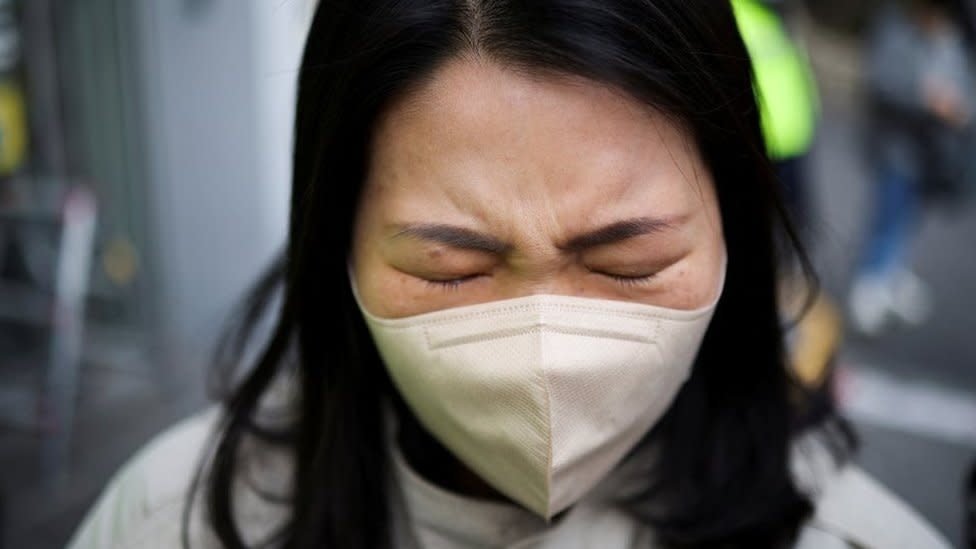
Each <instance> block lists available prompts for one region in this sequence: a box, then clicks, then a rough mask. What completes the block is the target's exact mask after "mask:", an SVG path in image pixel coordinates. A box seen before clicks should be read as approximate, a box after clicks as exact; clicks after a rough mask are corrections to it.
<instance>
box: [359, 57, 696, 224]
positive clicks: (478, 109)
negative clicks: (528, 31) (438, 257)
mask: <svg viewBox="0 0 976 549" xmlns="http://www.w3.org/2000/svg"><path fill="white" fill-rule="evenodd" d="M371 158H372V161H371V170H370V173H371V175H374V176H375V177H373V178H371V181H372V182H371V183H370V184H371V185H372V186H374V187H378V188H384V187H385V188H387V189H392V190H394V191H400V192H399V193H396V194H399V195H400V196H401V198H402V199H405V200H409V198H407V197H405V196H404V194H405V193H404V192H403V191H408V190H409V194H410V196H411V197H413V198H414V199H417V200H426V201H428V202H429V201H431V200H433V201H434V202H437V201H438V198H436V197H440V198H441V199H443V200H444V201H447V202H450V203H451V204H452V205H454V206H455V207H457V208H460V209H464V210H466V211H467V210H470V211H468V213H472V214H474V215H477V216H479V217H484V216H485V215H487V213H486V212H484V211H480V209H481V208H479V206H478V205H477V204H480V205H481V207H483V206H484V203H486V202H489V203H490V202H499V201H504V200H505V198H506V197H509V198H515V197H518V198H519V200H520V203H521V204H523V205H526V207H528V206H529V205H536V206H540V207H549V208H551V209H553V211H556V210H558V209H560V208H568V209H569V210H570V211H571V212H572V213H574V214H577V215H578V214H580V213H581V212H580V210H581V209H585V208H586V207H587V205H590V206H592V205H593V201H594V199H596V198H599V199H600V202H601V203H603V204H606V203H607V202H608V201H613V200H615V199H616V201H618V202H621V201H622V202H626V201H627V200H628V199H631V198H635V193H636V194H639V195H640V197H641V198H642V199H644V200H650V199H653V200H652V201H654V200H657V201H667V200H670V201H672V202H674V201H678V200H680V199H681V197H682V196H684V194H686V193H689V192H691V191H692V190H693V189H690V188H689V187H693V186H690V185H688V183H689V182H690V180H691V179H696V178H697V177H696V176H700V175H701V174H700V171H701V170H699V164H700V162H699V160H698V157H697V153H696V151H695V148H694V147H693V146H692V145H691V143H690V140H689V139H688V138H687V134H686V133H685V132H684V131H683V130H682V129H681V128H679V127H678V126H677V125H676V124H674V123H673V122H672V121H670V120H669V119H668V118H667V117H666V116H664V115H663V114H661V113H659V112H657V111H656V110H654V109H653V108H651V107H650V106H648V105H646V104H644V103H642V102H640V101H638V100H636V99H634V98H632V97H630V96H628V95H626V94H625V93H623V92H621V91H620V90H617V89H614V88H612V87H610V86H608V85H604V84H600V83H596V82H593V81H590V80H586V79H583V78H579V77H570V76H554V75H545V76H529V75H526V74H523V73H518V72H515V71H513V70H511V69H508V68H506V67H504V66H502V65H500V64H497V63H495V62H492V61H490V60H484V59H471V58H459V59H455V60H452V61H450V62H448V63H447V64H445V65H444V66H442V67H441V68H440V69H439V70H437V71H436V72H435V73H434V74H433V75H432V77H431V78H429V79H428V80H427V81H425V82H424V83H423V84H422V85H421V86H419V87H417V88H416V89H415V90H413V91H412V92H411V93H409V94H407V95H406V96H405V97H404V98H402V99H401V100H400V101H399V102H398V103H396V104H394V105H393V106H392V107H391V108H390V109H389V110H388V111H387V112H386V113H385V114H384V116H383V117H381V119H380V121H379V123H378V125H377V128H376V132H375V134H374V139H373V147H372V151H371ZM691 194H695V193H691ZM475 210H479V211H475ZM633 213H646V212H633Z"/></svg>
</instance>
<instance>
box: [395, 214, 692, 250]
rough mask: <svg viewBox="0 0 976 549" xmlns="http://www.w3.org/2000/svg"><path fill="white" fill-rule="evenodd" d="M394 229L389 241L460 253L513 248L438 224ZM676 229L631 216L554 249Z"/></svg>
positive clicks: (671, 222) (668, 221)
mask: <svg viewBox="0 0 976 549" xmlns="http://www.w3.org/2000/svg"><path fill="white" fill-rule="evenodd" d="M395 227H396V229H397V231H396V232H395V233H394V234H393V238H403V237H411V238H417V239H420V240H430V241H433V242H439V243H441V244H446V245H448V246H451V247H453V248H459V249H463V250H475V251H480V252H487V253H491V254H498V255H501V254H505V253H507V252H509V251H510V250H511V249H512V247H513V246H512V245H511V244H510V243H508V242H505V241H503V240H500V239H498V238H496V237H494V236H491V235H488V234H484V233H480V232H478V231H474V230H471V229H466V228H464V227H457V226H454V225H446V224H442V223H404V224H397V225H395ZM676 227H677V219H675V218H650V217H635V218H633V219H626V220H623V221H617V222H614V223H611V224H609V225H606V226H604V227H600V228H599V229H596V230H593V231H589V232H586V233H583V234H580V235H577V236H574V237H573V238H571V239H569V240H568V241H567V242H565V243H561V244H559V245H558V248H559V249H560V250H563V251H567V252H580V251H582V250H586V249H590V248H596V247H598V246H605V245H607V244H614V243H616V242H620V241H623V240H627V239H629V238H633V237H636V236H641V235H646V234H654V233H660V232H664V231H669V230H673V229H675V228H676Z"/></svg>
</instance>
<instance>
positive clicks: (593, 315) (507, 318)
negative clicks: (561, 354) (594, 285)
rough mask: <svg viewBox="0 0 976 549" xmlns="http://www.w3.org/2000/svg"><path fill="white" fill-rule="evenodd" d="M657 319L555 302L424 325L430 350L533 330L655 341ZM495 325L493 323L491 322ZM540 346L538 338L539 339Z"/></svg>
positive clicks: (656, 337)
mask: <svg viewBox="0 0 976 549" xmlns="http://www.w3.org/2000/svg"><path fill="white" fill-rule="evenodd" d="M660 323H661V321H660V319H656V318H649V317H640V316H628V315H624V314H619V313H615V312H613V311H601V310H596V309H594V310H589V311H587V310H582V309H579V308H573V307H564V306H560V305H559V304H556V303H543V304H538V305H536V306H530V307H523V308H513V309H510V310H504V309H503V310H498V311H491V312H487V313H485V314H479V315H473V316H471V317H467V318H457V319H453V320H452V321H451V322H443V323H437V324H431V325H428V326H426V327H425V328H424V332H425V339H426V341H427V345H428V348H429V349H431V350H435V349H440V348H447V347H453V346H457V345H463V344H467V343H477V342H481V341H490V340H495V339H504V338H508V337H517V336H521V335H525V334H529V333H536V334H538V335H539V336H540V337H541V336H542V335H543V334H546V333H562V334H569V335H579V336H584V337H586V336H588V337H594V338H602V339H618V340H624V341H634V342H640V343H654V342H656V341H657V339H658V334H659V331H660ZM491 324H494V325H491ZM539 343H540V345H541V343H542V342H541V340H540V342H539Z"/></svg>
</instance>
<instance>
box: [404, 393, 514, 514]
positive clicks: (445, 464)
mask: <svg viewBox="0 0 976 549" xmlns="http://www.w3.org/2000/svg"><path fill="white" fill-rule="evenodd" d="M397 416H398V424H399V429H398V432H397V444H398V445H399V446H400V451H401V452H402V454H403V457H404V459H406V461H407V463H408V464H409V465H410V467H412V468H413V469H414V471H416V472H417V473H418V474H419V475H420V476H422V477H424V478H425V479H426V480H428V481H429V482H431V483H433V484H435V485H437V486H440V487H441V488H443V489H445V490H448V491H451V492H455V493H458V494H461V495H464V496H470V497H474V498H478V499H485V500H491V501H500V502H505V503H513V504H514V502H512V500H511V499H509V498H508V497H506V496H505V495H503V494H502V493H501V492H499V491H498V490H496V489H495V488H493V487H492V486H491V485H489V484H488V483H487V482H485V481H484V480H482V478H481V477H479V476H478V475H477V474H476V473H475V472H474V471H472V470H471V469H469V468H468V467H467V466H466V465H464V463H462V462H461V461H460V460H458V459H457V458H456V457H455V456H454V454H452V453H451V452H450V451H449V450H448V449H447V448H445V447H444V446H443V445H442V444H441V443H440V442H439V441H437V440H436V439H435V438H434V437H433V436H432V435H431V434H430V433H429V432H427V430H426V429H424V427H423V426H422V425H420V423H419V422H418V421H417V419H416V417H415V416H414V415H413V413H411V412H410V411H409V410H406V409H405V408H403V407H398V410H397Z"/></svg>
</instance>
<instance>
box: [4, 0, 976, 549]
mask: <svg viewBox="0 0 976 549" xmlns="http://www.w3.org/2000/svg"><path fill="white" fill-rule="evenodd" d="M314 3H315V2H314V0H167V1H165V2H159V1H155V0H84V1H81V0H29V1H28V0H0V471H2V474H0V547H10V548H18V549H19V548H34V547H38V548H46V547H61V546H63V545H64V543H65V542H66V541H67V539H68V536H69V535H70V534H71V532H72V531H73V529H74V528H75V526H76V525H77V524H78V522H79V521H80V519H81V517H82V515H83V513H84V512H85V510H86V509H87V508H88V507H89V506H90V505H91V503H92V501H93V500H94V498H95V497H96V496H97V495H98V493H99V491H100V490H101V488H102V487H103V485H104V483H105V482H106V480H107V479H108V478H109V477H110V475H111V474H112V473H113V472H114V471H115V470H116V469H117V468H118V467H119V466H120V465H121V464H122V463H123V462H124V460H125V459H126V458H127V457H129V456H130V455H131V454H132V452H134V451H135V450H136V449H137V448H139V447H140V446H141V445H142V444H144V443H145V442H146V441H147V440H148V439H149V438H150V437H152V435H153V434H155V433H157V432H158V431H159V430H161V429H163V428H165V427H166V426H167V425H169V424H170V423H172V422H173V421H175V420H176V419H178V418H181V417H183V416H185V415H187V414H189V413H191V412H193V411H195V410H198V409H200V408H202V407H203V406H205V405H206V404H207V402H208V401H207V397H206V391H205V379H206V371H207V358H208V353H209V352H210V350H211V348H212V344H213V341H214V340H215V338H216V336H217V333H218V331H219V329H220V327H221V325H222V321H223V320H224V318H225V317H226V316H227V314H228V313H229V310H230V308H231V307H232V306H233V304H234V303H235V301H236V299H237V298H238V297H239V296H240V295H241V293H242V292H243V290H244V289H245V287H246V286H247V285H248V284H249V283H250V282H252V280H253V279H254V278H255V276H256V275H257V273H258V271H259V270H260V269H261V268H262V267H263V266H264V265H265V264H266V263H267V261H268V260H269V259H270V257H271V256H272V254H273V253H274V252H275V251H276V250H277V248H278V247H279V246H280V245H281V243H282V242H283V239H284V236H285V230H286V223H287V215H288V192H289V185H290V183H289V167H290V161H289V155H290V146H291V136H290V130H291V123H292V110H293V94H294V81H295V77H296V72H297V67H298V57H299V54H300V51H301V47H302V42H303V39H304V33H305V31H306V29H307V24H308V21H309V16H310V15H311V12H312V10H313V9H314ZM733 3H734V6H735V9H736V15H737V18H738V20H739V24H740V30H741V31H742V33H743V36H744V38H745V40H746V42H747V46H748V47H749V50H750V53H751V55H752V56H753V59H754V62H755V66H756V82H757V83H756V89H757V93H758V94H759V96H760V97H761V105H762V110H763V117H764V118H763V121H764V132H765V134H766V140H767V145H768V148H769V150H770V154H771V156H772V157H773V158H774V160H775V161H776V163H777V168H778V170H779V173H780V176H781V180H782V183H783V190H784V195H785V196H786V198H787V200H788V203H789V206H790V207H791V208H792V209H793V211H794V214H795V216H796V218H797V219H798V225H799V229H800V233H801V235H802V238H803V239H804V240H805V241H806V243H807V245H808V246H809V248H810V250H811V252H812V256H813V260H814V263H815V264H816V267H817V269H818V270H819V272H820V274H821V277H822V282H823V286H824V292H823V293H822V294H821V296H820V299H818V300H817V302H816V303H815V305H814V306H813V307H812V308H811V309H810V310H809V312H808V313H807V314H806V316H804V317H803V320H802V322H800V323H799V324H798V326H797V327H796V328H795V329H794V330H793V331H792V332H791V333H790V345H791V347H790V348H791V352H792V353H793V355H792V356H793V357H794V365H795V367H796V368H797V371H798V373H799V374H800V377H801V378H802V379H803V380H804V381H805V382H806V383H808V384H809V385H811V386H812V387H814V388H815V389H818V390H823V391H829V392H834V393H835V394H836V395H837V398H838V399H839V402H840V404H841V407H842V409H843V411H844V412H845V413H846V414H847V415H848V417H850V418H851V419H852V420H853V422H854V423H855V425H856V427H857V428H858V430H859V432H860V435H861V439H862V448H861V452H860V455H859V457H858V460H859V461H860V463H861V465H862V466H863V467H865V468H866V469H867V470H868V471H869V472H871V473H872V474H874V475H875V476H876V477H877V478H879V479H880V480H881V481H882V482H883V483H884V484H886V485H887V486H888V487H890V488H891V490H892V491H894V492H895V493H897V494H899V495H900V496H901V497H903V498H904V499H905V500H907V501H908V502H909V503H911V504H912V505H913V506H914V507H915V508H916V509H918V510H919V511H920V512H921V513H922V514H923V515H924V516H925V517H926V518H927V519H928V520H930V521H931V522H932V523H933V524H934V525H935V526H936V527H937V528H938V529H939V530H940V531H942V532H943V533H944V534H945V535H946V536H947V537H948V538H949V539H950V540H951V541H953V543H954V544H956V545H958V546H965V544H966V543H967V542H966V541H965V534H964V528H965V526H964V522H965V520H964V498H965V483H966V478H967V474H968V472H969V470H970V468H971V467H972V466H973V463H974V462H976V373H974V367H976V331H974V329H973V325H974V324H976V315H974V314H973V311H976V160H974V159H976V145H974V144H976V139H973V138H972V134H973V131H972V130H971V127H972V126H973V123H972V122H973V120H974V116H976V78H974V76H973V75H974V73H973V68H972V67H973V62H974V52H976V47H974V46H976V33H974V32H973V30H974V28H976V27H974V22H976V20H974V18H973V14H974V13H976V10H974V7H976V6H974V5H972V3H971V0H959V1H958V2H952V1H937V0H929V1H921V0H918V1H915V0H910V1H905V2H896V1H895V0H890V1H884V0H871V1H868V0H859V1H856V2H851V1H850V0H805V1H803V0H793V1H786V0H782V1H779V2H765V3H764V2H760V1H759V0H733ZM794 287H795V285H790V284H784V288H785V289H784V292H785V295H786V297H790V296H793V295H795V293H796V292H795V291H793V290H791V289H790V288H794ZM789 301H790V300H789V299H786V300H784V302H785V303H786V302H789ZM788 312H789V311H784V313H785V314H787V313H788Z"/></svg>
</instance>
